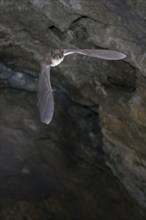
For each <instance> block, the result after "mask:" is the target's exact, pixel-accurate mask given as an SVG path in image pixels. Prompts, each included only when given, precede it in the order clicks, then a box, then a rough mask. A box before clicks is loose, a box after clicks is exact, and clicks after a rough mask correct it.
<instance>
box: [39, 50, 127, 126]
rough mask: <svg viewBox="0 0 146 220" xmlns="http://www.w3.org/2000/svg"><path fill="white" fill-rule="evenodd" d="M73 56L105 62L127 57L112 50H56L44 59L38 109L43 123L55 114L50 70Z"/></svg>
mask: <svg viewBox="0 0 146 220" xmlns="http://www.w3.org/2000/svg"><path fill="white" fill-rule="evenodd" d="M71 54H81V55H85V56H89V57H94V58H99V59H103V60H120V59H123V58H125V57H126V55H125V54H123V53H120V52H117V51H111V50H98V49H97V50H94V49H93V50H92V49H64V50H62V49H55V50H50V52H49V53H48V54H47V55H46V56H45V57H44V58H43V60H42V63H41V73H40V76H39V84H38V109H39V114H40V119H41V122H43V123H45V124H49V123H50V122H51V120H52V118H53V113H54V98H53V89H52V86H51V82H50V68H51V67H54V66H58V65H59V64H60V63H61V62H62V61H63V60H64V57H65V56H68V55H71Z"/></svg>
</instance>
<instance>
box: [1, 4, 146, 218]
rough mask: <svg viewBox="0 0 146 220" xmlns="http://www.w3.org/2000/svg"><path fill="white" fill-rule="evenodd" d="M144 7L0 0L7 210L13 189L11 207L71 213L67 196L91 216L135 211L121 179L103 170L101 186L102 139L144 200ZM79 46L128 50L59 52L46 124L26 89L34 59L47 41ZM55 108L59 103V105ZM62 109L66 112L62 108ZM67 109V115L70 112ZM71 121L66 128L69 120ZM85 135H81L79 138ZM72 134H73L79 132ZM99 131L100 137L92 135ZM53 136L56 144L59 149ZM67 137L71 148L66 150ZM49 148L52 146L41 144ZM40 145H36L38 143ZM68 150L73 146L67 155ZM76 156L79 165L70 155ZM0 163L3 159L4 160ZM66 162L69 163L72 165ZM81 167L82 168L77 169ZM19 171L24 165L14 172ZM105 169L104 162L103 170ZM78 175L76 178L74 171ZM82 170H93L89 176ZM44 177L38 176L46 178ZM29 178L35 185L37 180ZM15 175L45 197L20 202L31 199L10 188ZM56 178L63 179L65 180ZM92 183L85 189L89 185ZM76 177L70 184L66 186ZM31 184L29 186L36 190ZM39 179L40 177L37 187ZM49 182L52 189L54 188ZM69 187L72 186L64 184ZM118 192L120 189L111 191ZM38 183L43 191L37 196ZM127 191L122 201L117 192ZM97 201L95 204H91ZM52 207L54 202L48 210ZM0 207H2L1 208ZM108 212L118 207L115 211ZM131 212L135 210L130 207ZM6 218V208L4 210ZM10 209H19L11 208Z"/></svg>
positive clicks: (115, 166)
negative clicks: (104, 57)
mask: <svg viewBox="0 0 146 220" xmlns="http://www.w3.org/2000/svg"><path fill="white" fill-rule="evenodd" d="M145 10H146V6H145V1H144V0H141V1H131V0H126V1H124V2H123V1H116V0H112V1H110V2H107V1H105V0H102V1H94V0H91V1H88V0H84V1H81V0H78V1H76V0H73V1H72V0H59V1H52V0H48V1H45V0H42V1H37V0H26V1H23V2H22V1H16V0H12V1H8V0H5V1H1V25H0V57H1V62H2V64H1V66H0V78H1V90H2V91H3V90H4V92H3V93H2V95H1V100H2V104H1V110H2V112H3V114H4V117H2V121H3V122H2V123H1V133H2V135H1V146H2V152H3V149H6V150H4V152H3V154H2V155H3V157H1V160H2V165H1V167H2V170H3V171H2V181H4V183H5V184H6V186H7V185H8V184H9V185H8V188H9V189H10V190H9V192H8V194H9V195H10V197H11V198H6V202H5V203H4V204H3V210H6V212H7V211H8V210H9V211H8V212H10V213H11V207H12V201H11V199H14V198H15V200H16V202H15V203H13V204H14V205H13V208H12V209H13V210H16V209H17V208H18V207H19V209H20V212H23V211H22V210H28V209H29V210H32V211H31V212H32V213H34V212H35V210H36V209H37V207H39V208H38V212H39V211H40V210H41V209H45V210H47V207H48V206H49V207H50V209H49V211H48V212H49V213H58V215H59V216H63V218H64V219H65V218H66V219H77V218H76V216H74V214H75V213H74V212H73V209H71V206H73V207H74V206H75V209H76V210H77V209H79V207H80V206H82V209H83V210H84V209H85V210H87V212H88V214H87V216H90V214H91V213H92V214H93V217H91V219H95V216H99V219H100V218H101V217H102V219H113V218H117V219H120V218H121V219H128V220H129V219H130V218H131V219H140V217H139V216H138V214H136V211H135V210H136V208H135V210H134V208H132V207H135V202H134V200H132V199H131V202H132V204H133V206H131V205H130V202H129V201H130V199H129V197H128V196H127V195H126V192H125V191H124V189H121V186H120V184H119V183H117V182H115V181H116V180H115V178H114V177H112V174H111V173H110V174H109V176H110V177H109V178H111V180H110V183H111V185H112V184H115V185H114V186H113V188H112V186H111V185H108V189H107V191H105V192H104V191H103V188H104V189H105V188H106V178H105V176H106V173H107V171H106V170H108V168H107V167H106V166H104V163H103V162H102V170H104V172H102V175H101V173H100V174H99V173H98V172H99V171H98V168H99V167H100V166H99V165H100V160H101V159H100V158H102V157H103V152H102V149H101V145H102V144H103V147H104V152H105V153H106V157H105V161H106V164H107V165H108V166H109V167H110V168H111V170H112V171H113V173H114V175H116V176H117V177H118V179H119V180H120V182H121V183H122V184H123V185H124V186H125V188H126V189H127V190H128V192H129V193H130V195H131V196H132V197H133V198H134V199H135V200H136V201H137V202H138V204H139V205H140V206H141V207H145V204H146V147H145V146H146V78H145V77H146V72H145V67H146V57H145V53H144V50H145V46H146V39H145V32H146V29H145V19H146V17H145ZM78 47H79V48H108V49H112V50H118V51H121V52H124V53H125V54H127V58H126V59H125V60H123V61H117V62H109V61H101V60H96V59H92V58H88V57H83V56H79V55H78V56H74V55H72V56H71V57H67V58H66V59H65V61H64V62H63V63H62V64H61V65H60V66H59V67H55V68H53V69H52V70H51V81H52V84H53V86H54V87H55V86H56V87H57V90H58V91H59V93H60V94H58V92H56V93H57V95H56V97H58V98H56V103H57V102H58V103H59V102H60V103H59V104H56V105H58V106H59V105H61V106H62V103H63V106H65V107H63V106H62V107H60V108H62V109H61V110H60V109H59V107H56V115H55V116H54V117H55V119H54V121H55V122H54V123H52V124H51V125H50V126H49V127H46V126H43V125H41V124H40V123H39V117H38V114H37V108H36V106H35V102H36V98H35V97H36V94H35V93H34V94H30V92H36V90H37V82H38V79H37V77H38V74H39V71H40V65H39V63H40V60H41V58H42V56H43V55H44V54H45V53H46V52H47V50H48V48H78ZM71 67H72V68H71ZM2 88H3V89H2ZM10 88H11V89H10ZM12 88H13V89H12ZM15 89H17V90H15ZM21 90H27V91H28V92H24V91H23V92H21ZM10 91H11V92H10ZM12 91H13V92H12ZM61 94H62V96H63V97H62V96H61ZM63 94H66V95H67V96H68V97H69V99H70V100H69V101H66V100H68V99H67V98H66V96H65V98H64V95H63ZM34 100H35V101H34ZM71 100H72V101H73V102H74V103H78V104H74V107H72V106H73V103H72V101H71ZM66 102H67V103H66ZM4 106H5V107H4ZM98 106H99V109H98ZM60 111H61V113H59V112H60ZM66 111H67V112H68V115H67V116H66ZM97 112H98V113H99V118H100V127H101V132H102V137H103V138H102V142H103V143H102V142H101V137H100V135H99V128H98V129H97V130H96V126H97V127H98V120H97V122H96V116H97ZM90 114H91V115H90ZM23 115H24V119H23ZM95 115H96V116H95ZM66 117H67V119H66ZM72 117H74V118H73V119H72ZM87 118H88V120H87ZM80 123H81V124H80ZM90 123H91V124H90ZM96 123H97V124H96ZM72 124H73V125H72ZM88 124H89V125H90V126H89V127H88V126H87V125H88ZM93 124H94V126H95V127H94V129H95V130H94V132H92V129H93V128H92V126H93ZM58 125H59V126H58ZM62 125H63V127H62ZM87 127H88V128H87ZM72 128H74V129H73V130H72ZM84 129H85V130H84ZM56 131H57V133H56ZM77 131H79V133H80V131H82V133H81V134H79V135H78V134H77ZM96 131H97V132H96ZM90 132H91V133H90ZM84 133H85V134H84ZM87 134H88V135H87ZM89 134H90V135H89ZM35 135H36V137H41V136H42V137H41V138H39V139H37V138H36V139H35V140H34V136H35ZM86 136H87V137H88V138H89V139H88V138H87V139H86ZM78 137H80V138H79V139H78ZM22 140H23V141H22ZM60 140H61V144H60ZM81 140H84V141H85V142H84V141H83V142H82V141H81ZM98 140H99V142H100V143H99V144H97V143H96V142H98ZM38 142H39V143H38ZM18 143H19V145H18ZM60 145H61V149H62V150H61V151H59V150H58V149H60ZM24 146H25V147H24ZM36 146H37V147H36ZM78 146H79V147H78ZM98 146H100V149H98ZM68 147H69V152H68V151H67V149H68ZM50 148H51V153H49V152H50V151H48V149H49V150H50ZM40 149H43V150H41V152H40ZM62 153H65V155H66V156H65V157H66V158H68V160H67V161H66V160H65V159H64V160H63V157H64V155H62ZM72 153H73V154H74V156H72ZM48 154H49V155H48ZM99 155H100V156H99ZM101 155H102V156H101ZM50 157H51V158H52V159H50V160H49V161H50V163H49V161H48V159H47V158H50ZM58 157H59V159H58V161H57V158H58ZM29 158H30V159H29ZM32 158H33V159H32ZM17 160H18V161H17ZM25 160H26V162H25ZM7 161H9V163H7ZM20 161H21V163H20ZM36 161H37V162H36ZM43 161H44V162H43ZM81 161H82V162H81ZM68 163H69V164H68ZM70 163H71V164H70ZM76 163H77V165H75V164H76ZM88 163H89V164H90V165H89V164H88ZM96 163H97V164H96ZM5 164H7V166H6V168H5ZM22 164H23V165H24V167H23V165H22ZM91 164H92V166H91ZM26 165H27V166H26ZM68 166H69V167H70V168H68ZM74 166H75V167H76V168H75V169H76V172H75V174H76V175H75V176H74V175H73V172H74ZM80 166H81V167H80ZM103 167H104V168H103ZM4 168H5V169H4ZM69 169H73V170H72V172H70V170H69ZM96 169H97V170H96ZM42 170H43V173H42ZM61 170H62V173H61ZM86 170H87V176H86V175H85V174H86V172H85V171H86ZM7 172H8V173H7ZM11 172H12V173H14V175H12V174H11V175H12V176H11V177H10V178H12V179H7V178H6V177H7V174H9V175H10V173H11ZM20 172H22V173H21V174H20ZM47 172H49V173H50V174H49V175H52V178H53V179H51V180H49V178H46V176H47ZM52 172H53V173H54V172H55V173H56V172H57V174H56V176H53V173H52ZM94 172H95V173H96V172H97V173H96V175H95V176H96V177H95V179H94V178H93V176H94ZM108 172H110V171H109V170H108ZM41 173H42V174H41ZM31 174H32V175H31ZM61 175H63V177H62V180H60V179H61ZM80 175H81V179H80V178H79V176H80ZM84 175H85V176H84ZM90 175H92V178H91V180H90ZM99 175H100V178H102V180H103V182H104V183H101V185H103V188H102V190H101V188H100V187H99V186H98V184H99V183H98V179H99ZM3 178H4V179H3ZM44 178H46V182H45V181H44ZM54 178H55V180H54ZM66 178H67V179H68V181H69V182H71V183H70V184H68V182H67V181H66ZM78 178H79V179H80V180H79V183H77V182H78ZM5 179H6V180H5ZM34 179H36V181H34ZM87 179H88V181H89V182H88V181H87ZM37 181H38V185H37V184H36V185H35V182H37ZM58 181H61V182H60V184H57V182H58ZM76 181H77V182H76ZM82 181H83V182H84V181H85V182H86V181H87V183H88V184H89V185H88V184H87V185H88V187H87V186H86V184H85V185H84V186H83V189H82V187H81V186H82ZM23 182H24V188H23V186H22V189H21V190H20V191H22V192H23V190H24V192H26V191H27V190H28V192H31V191H32V194H34V197H35V195H36V191H37V190H38V192H40V198H39V196H38V195H37V196H38V198H39V199H41V200H42V201H43V202H42V205H41V204H40V203H39V204H38V203H37V204H36V203H35V204H34V203H33V204H32V203H31V202H29V203H28V200H33V199H34V198H32V197H33V196H31V193H28V195H26V197H25V195H23V193H22V194H21V193H20V191H18V194H17V193H15V192H14V193H13V191H15V188H16V189H17V188H19V186H20V185H21V184H22V183H23ZM44 182H45V183H44ZM5 184H4V186H5ZM11 184H12V188H11ZM15 184H16V185H15ZM44 184H45V185H44ZM64 184H66V185H65V186H64ZM92 184H93V187H92V188H93V191H92V190H91V189H90V187H89V186H90V185H91V186H92ZM96 184H97V188H96ZM116 184H118V185H116ZM22 185H23V184H22ZM25 185H30V187H31V186H32V188H27V187H26V188H25ZM53 185H54V187H53V188H52V186H53ZM60 185H61V189H60ZM75 185H76V187H74V186H75ZM33 186H35V189H34V191H33ZM42 186H44V191H43V189H42ZM48 186H49V187H48ZM77 186H78V187H77ZM104 186H105V187H104ZM62 187H63V191H62ZM54 188H55V189H57V192H56V191H55V189H54ZM115 188H118V190H117V191H116V190H115ZM71 189H72V190H73V191H71ZM86 189H87V192H86ZM94 190H95V191H94ZM96 190H97V191H96ZM98 190H99V191H98ZM108 190H109V191H112V192H113V191H114V193H115V195H116V198H114V201H112V196H113V194H114V193H111V194H110V196H107V195H108V194H109V191H108ZM50 191H51V192H54V194H53V196H52V195H50ZM76 191H77V194H74V193H71V192H76ZM83 191H84V192H83ZM91 191H92V192H91ZM100 191H102V193H103V192H104V193H103V194H102V193H101V195H100V199H101V198H102V199H103V197H105V198H106V199H104V202H103V201H101V200H100V202H99V201H98V202H97V199H99V198H97V194H98V193H99V192H100ZM121 192H122V194H123V197H121V198H119V196H121V195H120V194H121ZM19 193H20V198H19ZM46 193H47V197H45V196H44V195H46ZM64 193H67V194H70V193H71V197H70V195H66V197H65V199H63V198H62V196H64ZM82 193H83V197H82V198H81V200H80V204H78V205H77V204H76V203H77V201H78V199H77V198H78V197H79V195H81V194H82ZM5 194H6V188H5V187H4V188H3V190H2V195H3V199H4V198H5V196H6V195H5ZM24 194H26V193H24ZM94 194H95V195H96V196H95V197H94ZM29 195H30V196H29ZM54 195H56V197H55V196H54ZM74 195H76V196H77V197H76V196H75V198H74V200H73V196H74ZM115 195H114V196H115ZM37 196H36V197H35V199H36V198H37ZM6 197H7V196H6ZM8 197H9V196H8ZM127 197H128V199H126V201H127V200H128V201H127V208H126V207H125V205H124V204H126V203H125V201H124V200H125V198H127ZM85 198H86V199H85ZM35 199H34V200H35ZM25 200H26V201H25ZM69 200H72V201H71V202H72V203H73V204H72V203H70V204H69V205H68V203H69V202H68V201H69ZM84 200H85V201H84ZM18 201H19V202H18ZM61 201H64V206H63V207H60V203H61ZM83 201H84V202H83ZM91 201H93V203H91ZM118 201H119V203H120V205H119V206H122V208H121V209H117V210H116V209H115V208H114V207H115V205H116V204H117V203H118ZM123 201H124V202H123ZM102 202H103V203H104V204H103V203H102ZM58 203H59V204H58ZM108 203H110V204H111V203H114V205H113V206H108V205H107V204H108ZM121 203H122V205H121ZM123 203H124V204H123ZM30 204H31V205H30ZM43 204H45V207H46V208H44V206H43ZM46 204H48V206H46ZM50 204H53V205H52V206H51V205H50ZM89 204H92V205H93V208H91V207H92V205H91V207H89V208H88V205H89ZM96 204H98V206H99V209H98V208H97V206H96ZM30 207H31V208H30ZM54 209H55V211H52V210H54ZM67 209H69V210H70V215H69V213H67V212H66V210H67ZM101 210H102V211H101ZM103 210H104V211H103ZM105 210H106V211H107V213H108V214H107V215H106V216H104V215H105ZM111 210H113V211H111ZM130 210H131V211H130ZM137 210H138V208H137ZM114 211H115V212H114ZM6 212H5V213H6ZM40 212H41V211H40ZM137 212H138V211H137ZM5 213H4V212H3V215H4V216H5ZM59 213H60V214H59ZM77 213H79V214H78V216H79V217H78V218H79V219H84V217H83V212H81V211H80V209H79V211H77ZM114 213H115V216H117V217H113V216H114ZM122 213H127V215H126V214H123V215H122ZM128 213H129V214H128ZM130 213H133V216H132V215H131V214H130ZM14 214H15V211H14ZM97 214H98V215H97ZM30 215H31V214H30ZM48 215H49V214H48ZM50 215H51V214H50ZM110 215H111V216H110ZM38 216H39V217H36V219H37V218H38V219H43V218H44V217H42V216H41V214H38ZM52 216H53V214H52ZM52 216H51V217H50V219H53V218H54V219H55V218H56V219H57V216H55V217H52ZM71 216H73V217H71ZM91 216H92V215H91ZM103 216H104V217H103ZM124 216H126V217H124ZM5 218H6V217H5ZM12 218H13V217H12ZM12 218H11V217H10V218H9V217H8V218H7V219H12ZM59 218H61V217H58V219H59ZM18 219H21V218H19V217H18ZM28 219H31V217H28ZM34 219H35V217H34ZM48 219H49V218H48ZM87 219H88V218H87Z"/></svg>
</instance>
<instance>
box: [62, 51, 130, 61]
mask: <svg viewBox="0 0 146 220" xmlns="http://www.w3.org/2000/svg"><path fill="white" fill-rule="evenodd" d="M74 53H77V54H82V55H86V56H89V57H95V58H99V59H104V60H120V59H124V58H125V57H126V55H125V54H123V53H121V52H117V51H112V50H92V49H74V50H72V49H66V50H64V56H68V55H71V54H74Z"/></svg>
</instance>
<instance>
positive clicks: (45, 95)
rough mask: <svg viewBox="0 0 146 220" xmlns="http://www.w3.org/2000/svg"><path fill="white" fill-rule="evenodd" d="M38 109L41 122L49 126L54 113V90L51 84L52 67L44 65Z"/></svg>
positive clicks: (40, 81) (39, 87) (40, 80)
mask: <svg viewBox="0 0 146 220" xmlns="http://www.w3.org/2000/svg"><path fill="white" fill-rule="evenodd" d="M38 108H39V113H40V118H41V122H43V123H45V124H49V123H50V122H51V120H52V117H53V113H54V98H53V90H52V87H51V83H50V66H46V65H42V70H41V74H40V76H39V85H38Z"/></svg>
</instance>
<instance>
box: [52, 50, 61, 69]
mask: <svg viewBox="0 0 146 220" xmlns="http://www.w3.org/2000/svg"><path fill="white" fill-rule="evenodd" d="M63 60H64V52H63V50H60V49H56V50H51V65H50V66H57V65H59V64H60V63H61V62H62V61H63Z"/></svg>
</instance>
